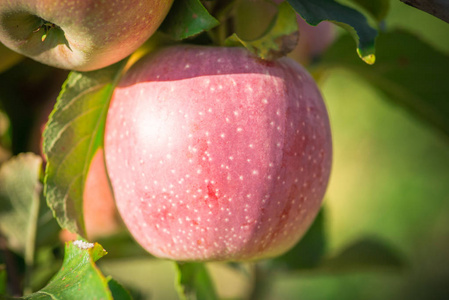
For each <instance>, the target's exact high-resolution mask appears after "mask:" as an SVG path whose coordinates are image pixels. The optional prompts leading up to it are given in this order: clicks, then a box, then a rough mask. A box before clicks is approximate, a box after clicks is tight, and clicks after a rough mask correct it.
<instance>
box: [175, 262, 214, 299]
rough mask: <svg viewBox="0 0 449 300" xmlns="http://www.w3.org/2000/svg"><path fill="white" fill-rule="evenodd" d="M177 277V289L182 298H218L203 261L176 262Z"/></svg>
mask: <svg viewBox="0 0 449 300" xmlns="http://www.w3.org/2000/svg"><path fill="white" fill-rule="evenodd" d="M175 266H176V271H177V278H176V289H177V290H178V294H179V298H180V299H182V300H214V299H218V296H217V293H216V292H215V288H214V285H213V283H212V280H211V278H210V276H209V273H208V271H207V269H206V266H205V265H204V264H202V263H194V262H187V263H183V262H175Z"/></svg>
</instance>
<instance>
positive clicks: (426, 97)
mask: <svg viewBox="0 0 449 300" xmlns="http://www.w3.org/2000/svg"><path fill="white" fill-rule="evenodd" d="M350 47H351V40H350V38H349V37H348V36H345V37H342V38H341V39H340V40H339V41H337V42H336V43H334V45H333V46H332V47H331V48H330V49H329V50H328V52H326V54H325V56H324V57H323V66H324V67H328V68H329V67H330V68H332V67H343V68H347V69H349V70H352V71H354V72H356V73H357V74H358V75H359V76H361V77H363V78H365V79H366V80H367V81H368V82H369V83H371V84H372V85H373V86H375V87H377V88H378V89H380V90H381V91H382V92H384V93H385V95H387V96H388V97H389V99H391V100H392V101H393V102H395V103H398V104H400V105H402V106H404V107H405V108H407V109H408V110H409V111H410V112H412V113H413V114H415V115H417V116H419V117H421V118H422V119H424V120H426V121H427V122H429V123H431V124H432V125H434V126H435V127H437V128H439V129H441V130H442V131H443V132H444V133H445V134H447V135H449V101H448V95H449V77H448V75H447V72H448V70H449V56H448V55H445V54H443V53H441V52H439V51H437V50H435V49H434V48H432V47H431V46H429V45H428V44H426V43H425V42H423V41H421V40H420V39H418V38H417V37H415V36H413V35H412V34H410V33H407V32H404V31H393V32H388V33H384V34H381V35H380V36H379V39H378V41H377V52H378V62H377V63H376V64H375V65H374V66H366V65H365V64H363V63H360V62H359V61H358V60H357V59H356V58H355V57H354V56H353V55H350V54H349V53H348V52H347V50H348V49H349V48H350Z"/></svg>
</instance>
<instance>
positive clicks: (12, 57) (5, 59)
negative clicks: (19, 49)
mask: <svg viewBox="0 0 449 300" xmlns="http://www.w3.org/2000/svg"><path fill="white" fill-rule="evenodd" d="M0 58H1V59H0V73H2V72H3V71H6V70H8V69H9V68H11V67H12V66H14V65H15V64H17V63H18V62H20V61H21V60H22V59H23V58H24V57H23V56H22V55H20V54H19V53H16V52H14V51H12V50H10V49H9V48H7V47H6V46H4V45H3V44H2V43H0Z"/></svg>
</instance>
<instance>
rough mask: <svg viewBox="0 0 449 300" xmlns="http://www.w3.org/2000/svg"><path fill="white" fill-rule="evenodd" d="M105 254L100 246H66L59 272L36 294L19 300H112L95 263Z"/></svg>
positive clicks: (78, 244) (88, 244)
mask: <svg viewBox="0 0 449 300" xmlns="http://www.w3.org/2000/svg"><path fill="white" fill-rule="evenodd" d="M106 254H107V252H106V251H105V250H104V249H103V247H102V246H101V245H100V244H97V243H95V244H91V243H86V242H84V241H81V240H78V241H73V242H68V243H66V246H65V254H64V262H63V264H62V267H61V269H60V270H59V272H58V273H57V274H56V275H55V276H54V277H53V278H52V279H51V280H50V282H49V283H48V284H47V285H46V286H45V287H44V288H43V289H41V290H40V291H37V292H35V293H33V294H31V295H28V296H25V297H22V298H20V299H28V300H35V299H52V300H59V299H61V300H62V299H112V294H111V291H110V290H109V287H108V279H106V278H105V277H104V276H103V274H102V273H101V272H100V270H99V269H98V268H97V266H96V265H95V262H96V261H97V260H98V259H100V258H101V257H103V256H104V255H106Z"/></svg>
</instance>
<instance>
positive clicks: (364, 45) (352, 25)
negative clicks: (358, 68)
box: [288, 0, 377, 64]
mask: <svg viewBox="0 0 449 300" xmlns="http://www.w3.org/2000/svg"><path fill="white" fill-rule="evenodd" d="M288 2H289V3H290V4H291V5H292V6H293V8H294V9H295V10H296V11H297V12H298V13H299V14H300V15H301V17H302V18H304V19H305V20H306V21H307V23H309V24H311V25H318V24H319V23H320V22H321V21H331V22H333V23H335V24H337V25H339V26H341V27H343V28H344V29H346V30H347V31H348V32H349V33H350V34H351V36H352V37H353V39H354V40H355V41H356V44H357V53H358V54H359V56H360V58H362V59H363V60H364V61H365V62H366V63H368V64H373V63H374V61H375V56H374V42H375V39H376V37H377V30H376V29H374V28H372V27H371V26H370V25H369V24H368V22H367V20H366V18H365V16H364V15H363V14H361V13H360V12H359V11H357V10H355V9H353V8H350V7H348V6H345V5H342V4H340V3H338V2H336V1H334V0H288Z"/></svg>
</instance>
